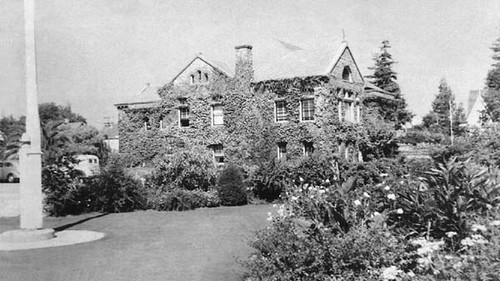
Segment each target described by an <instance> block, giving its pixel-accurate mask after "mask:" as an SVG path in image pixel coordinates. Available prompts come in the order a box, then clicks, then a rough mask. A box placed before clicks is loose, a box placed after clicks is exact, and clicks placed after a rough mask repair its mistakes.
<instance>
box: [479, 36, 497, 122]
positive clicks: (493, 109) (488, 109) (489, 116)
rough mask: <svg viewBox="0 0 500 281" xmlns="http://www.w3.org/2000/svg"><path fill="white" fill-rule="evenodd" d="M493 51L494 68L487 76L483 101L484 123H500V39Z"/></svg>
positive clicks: (492, 48)
mask: <svg viewBox="0 0 500 281" xmlns="http://www.w3.org/2000/svg"><path fill="white" fill-rule="evenodd" d="M491 50H492V51H493V56H492V58H493V61H494V62H493V64H492V66H493V68H492V69H490V70H489V71H488V75H487V76H486V85H485V92H484V94H483V99H484V103H485V111H484V112H483V118H482V119H483V121H487V120H491V121H494V122H498V121H500V38H498V39H497V40H496V41H495V42H493V45H492V46H491Z"/></svg>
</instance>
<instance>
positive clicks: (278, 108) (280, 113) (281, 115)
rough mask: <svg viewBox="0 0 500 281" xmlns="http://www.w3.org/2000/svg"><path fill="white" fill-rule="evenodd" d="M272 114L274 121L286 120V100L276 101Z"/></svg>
mask: <svg viewBox="0 0 500 281" xmlns="http://www.w3.org/2000/svg"><path fill="white" fill-rule="evenodd" d="M274 114H275V116H276V122H285V121H288V113H287V110H286V101H276V102H275V103H274Z"/></svg>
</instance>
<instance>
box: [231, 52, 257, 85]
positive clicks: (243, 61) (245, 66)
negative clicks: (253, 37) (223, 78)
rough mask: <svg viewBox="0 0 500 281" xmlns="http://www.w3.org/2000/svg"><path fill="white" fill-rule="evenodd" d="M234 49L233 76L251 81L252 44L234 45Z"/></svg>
mask: <svg viewBox="0 0 500 281" xmlns="http://www.w3.org/2000/svg"><path fill="white" fill-rule="evenodd" d="M234 49H235V50H236V66H235V73H234V74H235V75H234V76H235V78H236V79H238V80H239V81H240V82H246V83H249V84H250V83H251V82H253V59H252V46H250V45H240V46H236V47H234Z"/></svg>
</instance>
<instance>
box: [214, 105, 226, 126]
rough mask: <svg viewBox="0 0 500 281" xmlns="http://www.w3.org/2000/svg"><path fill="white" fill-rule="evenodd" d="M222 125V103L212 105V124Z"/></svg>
mask: <svg viewBox="0 0 500 281" xmlns="http://www.w3.org/2000/svg"><path fill="white" fill-rule="evenodd" d="M217 125H224V111H223V107H222V105H212V126H217Z"/></svg>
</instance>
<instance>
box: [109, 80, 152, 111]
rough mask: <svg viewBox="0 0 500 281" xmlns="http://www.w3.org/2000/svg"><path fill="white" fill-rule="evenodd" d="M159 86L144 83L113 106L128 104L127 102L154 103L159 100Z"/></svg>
mask: <svg viewBox="0 0 500 281" xmlns="http://www.w3.org/2000/svg"><path fill="white" fill-rule="evenodd" d="M159 89H160V87H159V86H151V84H150V83H146V85H145V86H144V87H143V88H142V89H141V91H139V92H138V93H135V94H133V95H131V96H129V97H127V98H125V100H124V101H123V102H120V103H117V104H115V106H121V105H129V104H154V103H157V102H160V101H161V97H160V95H159V94H158V90H159Z"/></svg>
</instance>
